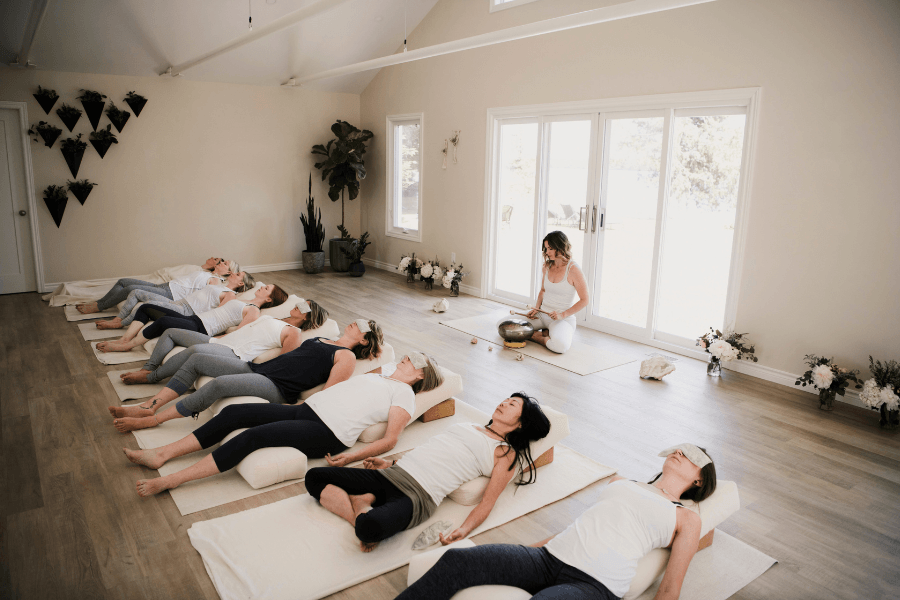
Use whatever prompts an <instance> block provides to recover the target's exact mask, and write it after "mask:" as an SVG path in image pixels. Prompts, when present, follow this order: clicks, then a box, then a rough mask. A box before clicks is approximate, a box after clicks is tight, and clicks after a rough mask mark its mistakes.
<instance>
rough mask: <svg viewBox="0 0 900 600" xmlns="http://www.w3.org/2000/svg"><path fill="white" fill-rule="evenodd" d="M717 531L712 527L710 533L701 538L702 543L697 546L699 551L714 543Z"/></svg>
mask: <svg viewBox="0 0 900 600" xmlns="http://www.w3.org/2000/svg"><path fill="white" fill-rule="evenodd" d="M715 532H716V530H715V529H710V530H709V533H707V534H706V535H704V536H703V537H702V538H700V544H699V546H698V547H697V551H698V552H699V551H700V550H703V549H704V548H709V547H710V546H712V543H713V534H714V533H715Z"/></svg>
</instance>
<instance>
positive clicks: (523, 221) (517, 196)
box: [494, 123, 538, 297]
mask: <svg viewBox="0 0 900 600" xmlns="http://www.w3.org/2000/svg"><path fill="white" fill-rule="evenodd" d="M537 141H538V125H537V123H524V124H508V125H502V126H501V127H500V173H499V176H500V178H499V182H498V183H499V194H498V198H499V202H498V203H497V205H498V208H499V210H500V214H499V215H497V223H498V227H499V229H498V231H497V259H496V260H497V262H496V263H495V277H494V285H495V290H496V291H501V290H502V291H506V292H511V293H513V294H516V295H518V296H527V297H531V295H532V291H533V283H532V265H533V264H534V260H535V251H536V250H535V249H536V246H535V243H534V223H535V221H534V205H535V202H534V198H535V195H534V183H535V165H536V160H535V159H536V156H537Z"/></svg>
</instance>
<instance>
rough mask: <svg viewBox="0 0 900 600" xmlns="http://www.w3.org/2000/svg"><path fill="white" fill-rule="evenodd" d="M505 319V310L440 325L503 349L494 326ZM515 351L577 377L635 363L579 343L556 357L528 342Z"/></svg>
mask: <svg viewBox="0 0 900 600" xmlns="http://www.w3.org/2000/svg"><path fill="white" fill-rule="evenodd" d="M508 316H509V311H508V310H505V311H496V312H492V313H488V314H486V315H479V316H477V317H467V318H465V319H454V320H452V321H441V325H446V326H447V327H450V328H452V329H457V330H459V331H462V332H464V333H467V334H469V335H474V336H475V337H477V338H481V339H483V340H487V341H488V342H491V343H494V344H497V345H500V346H502V345H503V338H501V337H500V334H498V333H497V323H498V322H499V321H500V320H501V319H503V318H504V317H508ZM516 351H518V352H521V353H522V354H524V355H525V356H530V357H531V358H536V359H538V360H540V361H543V362H545V363H549V364H551V365H553V366H555V367H559V368H560V369H565V370H566V371H571V372H573V373H578V374H579V375H590V374H591V373H596V372H597V371H602V370H604V369H611V368H612V367H618V366H619V365H624V364H626V363H630V362H633V361H634V360H636V359H634V358H628V357H627V356H623V355H621V354H616V353H614V352H607V351H606V350H601V349H599V348H594V347H593V346H588V345H586V344H581V343H579V342H572V347H571V348H569V350H568V352H566V353H565V354H556V353H555V352H551V351H549V350H547V349H546V348H545V347H543V346H541V345H540V344H536V343H534V342H528V343H527V344H526V345H525V347H524V348H521V349H519V348H517V349H516Z"/></svg>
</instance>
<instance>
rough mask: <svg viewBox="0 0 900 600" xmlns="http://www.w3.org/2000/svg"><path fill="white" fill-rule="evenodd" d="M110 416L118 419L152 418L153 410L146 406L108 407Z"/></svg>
mask: <svg viewBox="0 0 900 600" xmlns="http://www.w3.org/2000/svg"><path fill="white" fill-rule="evenodd" d="M107 408H108V409H109V414H110V416H113V417H115V418H117V419H118V418H120V417H152V416H153V409H151V408H147V407H146V406H140V405H138V406H109V407H107Z"/></svg>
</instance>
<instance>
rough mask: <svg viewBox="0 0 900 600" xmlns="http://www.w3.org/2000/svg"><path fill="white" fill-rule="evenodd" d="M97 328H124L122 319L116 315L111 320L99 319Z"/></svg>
mask: <svg viewBox="0 0 900 600" xmlns="http://www.w3.org/2000/svg"><path fill="white" fill-rule="evenodd" d="M97 329H122V319H120V318H119V317H116V318H115V319H110V320H109V321H97Z"/></svg>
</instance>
